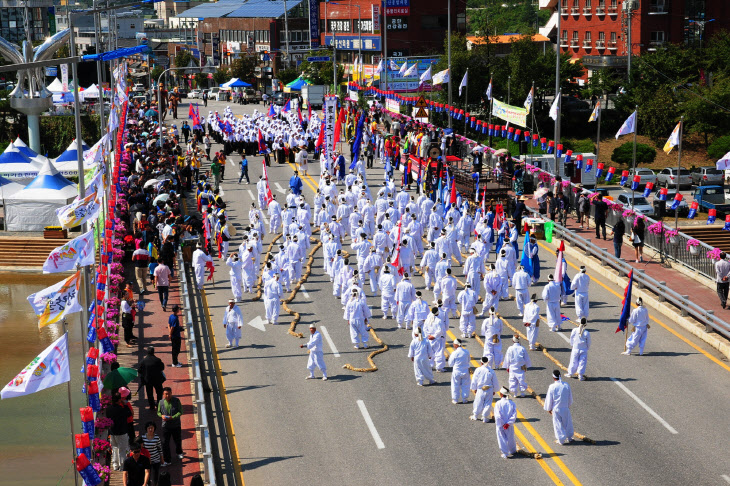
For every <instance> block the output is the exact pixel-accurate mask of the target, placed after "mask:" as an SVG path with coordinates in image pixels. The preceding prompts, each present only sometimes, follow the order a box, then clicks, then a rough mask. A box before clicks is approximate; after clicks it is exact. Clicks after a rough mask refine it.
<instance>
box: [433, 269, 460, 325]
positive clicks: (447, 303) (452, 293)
mask: <svg viewBox="0 0 730 486" xmlns="http://www.w3.org/2000/svg"><path fill="white" fill-rule="evenodd" d="M456 286H457V282H456V278H455V277H454V276H453V275H451V269H450V268H447V269H446V275H445V276H443V277H442V278H441V279H440V280H439V281H438V283H437V287H439V290H440V291H441V300H442V301H443V303H444V305H443V307H444V309H445V310H446V311H447V312H448V313H449V314H451V316H452V317H456Z"/></svg>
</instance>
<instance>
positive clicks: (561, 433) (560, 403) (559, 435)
mask: <svg viewBox="0 0 730 486" xmlns="http://www.w3.org/2000/svg"><path fill="white" fill-rule="evenodd" d="M566 376H567V375H566ZM553 380H554V381H553V384H552V385H550V386H549V387H548V389H547V393H546V394H545V405H544V406H543V408H544V409H545V410H546V411H547V412H548V413H549V414H550V415H552V417H553V431H554V432H555V443H556V444H561V445H563V444H567V443H568V442H572V441H573V433H574V432H573V418H572V417H571V415H570V406H571V405H573V392H572V391H571V390H570V385H568V384H567V383H566V382H564V381H563V380H561V379H560V370H555V371H553Z"/></svg>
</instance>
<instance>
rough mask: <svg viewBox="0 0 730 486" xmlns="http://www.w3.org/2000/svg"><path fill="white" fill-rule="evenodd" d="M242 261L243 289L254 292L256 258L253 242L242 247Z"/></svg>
mask: <svg viewBox="0 0 730 486" xmlns="http://www.w3.org/2000/svg"><path fill="white" fill-rule="evenodd" d="M241 246H243V245H241ZM241 262H242V266H241V270H243V291H244V292H246V293H250V292H253V285H254V281H255V280H256V266H255V265H256V263H255V262H256V258H255V257H254V254H253V242H251V243H249V244H248V246H246V248H245V249H242V251H241Z"/></svg>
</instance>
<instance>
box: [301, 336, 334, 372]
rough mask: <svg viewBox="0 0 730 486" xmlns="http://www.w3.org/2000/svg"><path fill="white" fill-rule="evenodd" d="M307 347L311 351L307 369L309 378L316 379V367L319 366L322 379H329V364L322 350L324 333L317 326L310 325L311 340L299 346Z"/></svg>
mask: <svg viewBox="0 0 730 486" xmlns="http://www.w3.org/2000/svg"><path fill="white" fill-rule="evenodd" d="M305 346H306V347H307V350H308V351H309V360H308V361H307V369H308V370H309V375H308V376H307V378H306V379H307V380H313V379H314V368H319V370H320V371H321V372H322V381H327V366H326V365H325V364H324V351H323V350H322V334H320V333H319V331H317V326H316V325H314V324H310V325H309V341H308V342H307V344H300V345H299V347H300V348H303V347H305Z"/></svg>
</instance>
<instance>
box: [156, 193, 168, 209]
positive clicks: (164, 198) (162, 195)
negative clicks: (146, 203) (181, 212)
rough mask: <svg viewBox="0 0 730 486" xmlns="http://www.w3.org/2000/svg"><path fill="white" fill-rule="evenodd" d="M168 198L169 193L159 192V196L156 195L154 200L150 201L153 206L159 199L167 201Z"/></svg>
mask: <svg viewBox="0 0 730 486" xmlns="http://www.w3.org/2000/svg"><path fill="white" fill-rule="evenodd" d="M169 198H170V195H169V194H160V195H159V196H157V197H156V198H155V200H154V201H152V205H153V206H157V203H158V202H159V201H167V200H168V199H169Z"/></svg>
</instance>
